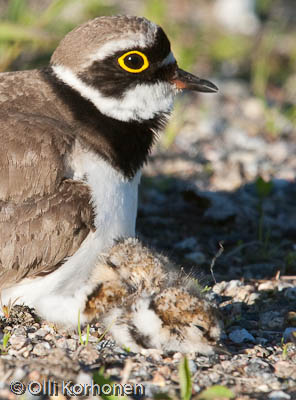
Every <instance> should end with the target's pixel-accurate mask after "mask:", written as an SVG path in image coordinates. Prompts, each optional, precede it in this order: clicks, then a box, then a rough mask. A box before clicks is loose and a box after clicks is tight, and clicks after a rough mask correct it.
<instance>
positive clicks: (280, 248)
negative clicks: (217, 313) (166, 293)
mask: <svg viewBox="0 0 296 400" xmlns="http://www.w3.org/2000/svg"><path fill="white" fill-rule="evenodd" d="M218 85H219V87H220V94H219V95H202V96H200V97H195V96H194V97H186V96H184V97H182V98H181V99H180V100H179V104H178V107H177V109H178V110H179V111H178V112H176V114H175V116H174V117H173V124H172V126H173V127H174V126H175V125H174V124H176V122H177V124H176V127H175V131H176V132H175V133H176V136H175V137H173V140H172V142H173V143H172V145H171V146H170V148H169V149H168V150H166V149H165V147H164V145H163V144H162V145H159V146H157V148H156V149H155V150H154V152H153V154H152V156H151V161H150V163H149V165H148V166H147V167H146V168H145V174H144V177H143V180H142V185H141V193H140V206H139V215H138V234H139V237H140V238H141V239H142V240H143V241H144V242H146V243H147V244H150V245H152V246H153V247H155V248H156V249H158V250H159V251H162V252H165V253H166V254H168V255H169V257H171V258H172V259H173V260H174V261H175V262H177V263H178V264H179V265H180V266H181V265H182V266H183V267H184V268H185V270H186V271H189V272H190V273H191V274H192V275H193V276H195V277H197V278H198V279H199V280H200V282H202V283H203V284H204V285H208V286H211V287H212V291H209V292H208V296H209V298H212V299H213V301H214V300H215V301H216V302H217V303H218V305H219V308H220V310H221V312H222V315H223V319H224V323H225V335H224V338H223V341H224V344H225V346H226V347H227V349H228V350H229V352H230V354H229V355H216V356H214V357H210V358H209V357H205V356H199V355H198V354H189V355H188V359H189V367H190V370H191V374H192V381H193V396H197V394H198V393H200V392H201V391H202V390H203V389H205V388H207V387H210V386H212V385H217V384H219V385H224V386H227V387H228V388H229V389H231V390H232V391H233V393H235V396H236V397H235V398H236V399H237V400H238V399H240V400H242V399H244V400H247V399H272V400H276V399H291V400H293V399H294V400H295V399H296V338H295V335H294V334H293V332H296V285H295V284H296V228H295V227H296V206H295V195H296V185H295V181H294V177H295V170H296V161H295V158H294V157H293V155H294V154H295V150H296V142H295V128H293V126H292V125H291V123H290V122H289V121H288V120H285V119H284V117H283V116H282V115H280V114H276V112H275V115H274V124H276V126H277V127H278V128H277V132H279V133H278V134H277V135H276V136H273V135H271V134H270V132H269V131H268V129H267V128H266V126H267V121H266V118H267V117H266V110H265V108H264V105H263V103H261V101H260V100H258V99H256V98H253V97H252V96H251V95H250V92H249V90H248V88H247V87H246V86H245V85H244V83H242V82H240V81H228V82H227V81H226V82H223V84H222V83H220V84H219V83H218ZM179 120H180V121H181V123H182V124H181V126H182V127H180V128H179V127H178V121H179ZM173 134H174V131H173ZM173 136H174V135H173ZM167 139H168V137H163V138H162V139H161V142H162V143H164V142H165V141H166V140H167ZM259 175H260V176H261V177H262V178H263V179H264V180H258V176H259ZM211 265H212V272H211V268H210V266H211ZM214 280H215V281H216V283H215V282H214ZM0 325H1V332H2V339H3V335H4V333H7V332H9V333H10V335H11V336H10V339H9V341H8V345H7V346H6V347H5V346H2V355H1V358H0V380H1V385H0V398H1V399H14V398H17V396H15V395H14V394H13V393H12V392H11V390H10V389H9V383H10V382H11V381H21V382H23V383H24V384H25V385H27V384H28V382H30V381H40V382H42V380H43V379H45V380H47V381H48V380H49V379H51V380H52V381H54V382H57V385H58V386H59V389H60V397H59V398H60V399H63V398H65V397H63V396H62V393H61V388H62V386H61V385H62V381H69V380H71V381H72V382H73V383H80V384H82V383H90V382H91V380H92V378H93V374H94V373H95V371H98V369H99V368H100V367H104V370H105V372H106V373H107V374H108V375H110V378H111V379H112V381H113V382H121V383H122V384H124V383H127V382H128V383H138V384H143V385H144V388H145V398H153V396H155V395H156V394H159V393H167V394H168V395H169V396H171V397H174V396H177V398H178V397H180V394H179V393H180V392H179V388H180V378H179V375H178V366H179V364H180V361H181V359H182V357H183V356H182V355H181V354H180V353H175V354H161V353H159V352H157V351H147V352H146V353H143V354H134V353H131V352H129V351H128V349H122V348H119V347H118V346H116V344H115V343H114V342H113V341H112V338H111V337H109V336H108V333H107V334H106V335H105V336H104V338H103V340H99V338H100V337H101V335H102V333H103V331H102V329H101V328H100V326H99V325H94V326H91V329H90V339H89V343H88V345H87V346H84V345H81V344H80V343H79V337H78V335H77V334H76V333H69V332H65V331H64V330H62V329H58V328H56V327H54V326H52V325H50V324H49V323H47V322H46V321H41V320H39V319H38V317H37V316H36V315H35V314H34V312H33V311H32V310H30V309H28V308H26V307H20V306H16V307H14V309H13V311H12V312H11V315H10V318H9V319H2V320H1V321H0ZM84 338H85V332H84ZM65 394H67V391H66V393H65ZM68 394H69V393H68ZM25 396H26V397H24V398H28V399H29V398H38V397H36V396H33V397H32V396H31V397H30V395H29V394H28V392H27V394H26V395H25ZM163 396H164V395H163ZM68 397H69V396H68ZM39 398H40V399H41V398H42V399H48V398H49V396H48V395H43V396H39ZM52 398H57V397H52ZM163 398H164V397H163ZM196 399H197V397H196Z"/></svg>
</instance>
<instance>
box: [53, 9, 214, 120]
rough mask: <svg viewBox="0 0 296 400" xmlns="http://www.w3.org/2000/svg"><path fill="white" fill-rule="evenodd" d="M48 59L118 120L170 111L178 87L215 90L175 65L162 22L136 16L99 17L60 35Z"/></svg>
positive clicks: (58, 72) (60, 74)
mask: <svg viewBox="0 0 296 400" xmlns="http://www.w3.org/2000/svg"><path fill="white" fill-rule="evenodd" d="M51 65H52V67H53V70H54V72H55V74H56V75H57V77H58V78H59V79H61V80H62V81H63V82H65V83H66V84H67V85H69V86H71V87H72V88H73V89H75V90H76V91H78V92H79V93H80V94H81V95H82V96H83V97H84V98H86V99H88V100H89V101H91V102H92V103H93V104H94V105H95V106H96V107H97V109H98V110H99V111H100V112H101V113H103V114H105V115H106V116H109V117H112V118H114V119H117V120H121V121H138V122H141V121H145V120H150V119H153V118H154V117H157V116H161V115H163V114H168V113H169V112H170V111H171V109H172V105H173V99H174V95H175V93H176V92H177V91H178V90H181V89H191V90H196V91H201V92H216V91H217V88H216V86H215V85H213V84H212V83H211V82H209V81H206V80H202V79H199V78H197V77H195V76H194V75H192V74H189V73H188V72H185V71H183V70H181V69H180V68H178V66H177V62H176V60H175V58H174V55H173V53H172V52H171V48H170V42H169V40H168V38H167V36H166V35H165V33H164V31H163V30H162V28H161V27H159V26H158V25H156V24H154V23H152V22H150V21H148V20H147V19H145V18H140V17H127V16H115V17H99V18H96V19H94V20H92V21H89V22H87V23H85V24H84V25H81V26H79V27H78V28H76V29H75V30H73V31H72V32H70V33H69V34H68V35H67V36H66V37H65V38H64V39H63V40H62V42H61V43H60V45H59V46H58V48H57V49H56V51H55V52H54V54H53V56H52V59H51Z"/></svg>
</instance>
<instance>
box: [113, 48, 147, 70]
mask: <svg viewBox="0 0 296 400" xmlns="http://www.w3.org/2000/svg"><path fill="white" fill-rule="evenodd" d="M118 63H119V65H120V66H121V68H123V69H124V70H125V71H128V72H132V73H133V74H137V73H139V72H142V71H144V70H145V69H147V68H148V67H149V61H148V58H147V57H146V56H145V54H143V53H141V52H140V51H137V50H133V51H129V52H127V53H125V54H123V55H122V56H121V57H119V59H118Z"/></svg>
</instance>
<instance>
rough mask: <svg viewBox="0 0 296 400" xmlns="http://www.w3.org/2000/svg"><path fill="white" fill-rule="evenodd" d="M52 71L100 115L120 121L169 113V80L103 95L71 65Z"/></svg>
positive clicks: (170, 90) (139, 120)
mask: <svg viewBox="0 0 296 400" xmlns="http://www.w3.org/2000/svg"><path fill="white" fill-rule="evenodd" d="M52 69H53V71H54V73H55V74H56V76H57V77H58V79H60V80H61V81H62V82H64V83H65V84H67V85H68V86H70V87H71V88H72V89H74V90H76V91H77V92H78V93H80V94H81V96H82V97H84V98H85V99H87V100H89V101H91V102H92V104H94V106H95V107H96V108H97V109H98V110H99V111H100V112H101V113H103V114H105V115H107V116H109V117H111V118H114V119H117V120H120V121H138V122H141V121H145V120H150V119H153V118H155V117H156V116H157V115H160V114H168V113H170V112H171V110H172V107H173V102H174V96H175V90H174V87H173V85H171V84H170V83H169V82H165V81H158V82H156V83H149V84H148V83H143V84H138V85H136V86H134V87H133V88H131V89H128V90H126V92H125V93H124V95H123V96H122V97H121V98H114V97H106V96H103V95H102V93H101V92H100V90H99V89H98V88H93V87H91V86H89V85H87V84H86V83H84V82H83V81H82V80H81V79H80V78H78V77H77V76H76V75H75V74H74V73H73V72H72V71H71V69H70V68H67V67H64V66H61V65H55V66H53V67H52Z"/></svg>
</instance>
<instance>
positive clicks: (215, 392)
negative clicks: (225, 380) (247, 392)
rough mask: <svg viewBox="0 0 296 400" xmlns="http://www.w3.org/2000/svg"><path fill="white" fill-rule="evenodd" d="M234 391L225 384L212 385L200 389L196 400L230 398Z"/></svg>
mask: <svg viewBox="0 0 296 400" xmlns="http://www.w3.org/2000/svg"><path fill="white" fill-rule="evenodd" d="M234 398H235V395H234V393H233V392H232V391H231V390H230V389H228V388H227V387H226V386H221V385H214V386H212V387H209V388H207V389H205V390H203V391H202V393H201V394H200V395H198V397H197V399H198V400H219V399H221V400H228V399H229V400H230V399H234Z"/></svg>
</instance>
